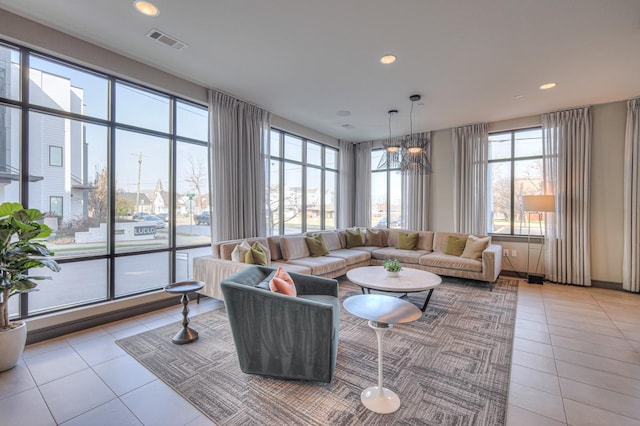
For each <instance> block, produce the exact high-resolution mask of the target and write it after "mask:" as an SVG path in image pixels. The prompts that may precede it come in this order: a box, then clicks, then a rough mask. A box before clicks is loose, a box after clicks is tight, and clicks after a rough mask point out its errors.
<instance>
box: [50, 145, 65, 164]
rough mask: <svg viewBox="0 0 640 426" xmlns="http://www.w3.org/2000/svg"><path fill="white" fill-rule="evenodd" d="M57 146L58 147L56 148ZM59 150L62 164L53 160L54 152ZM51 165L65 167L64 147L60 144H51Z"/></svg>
mask: <svg viewBox="0 0 640 426" xmlns="http://www.w3.org/2000/svg"><path fill="white" fill-rule="evenodd" d="M56 148H57V149H56ZM54 150H57V151H58V152H59V153H60V154H59V155H60V164H56V163H54V162H53V158H54V156H53V152H54ZM49 166H51V167H64V149H63V148H62V147H61V146H58V145H49Z"/></svg>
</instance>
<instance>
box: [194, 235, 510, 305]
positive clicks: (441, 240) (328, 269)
mask: <svg viewBox="0 0 640 426" xmlns="http://www.w3.org/2000/svg"><path fill="white" fill-rule="evenodd" d="M360 229H361V231H362V232H361V234H362V235H363V244H366V243H367V241H366V238H365V235H366V228H360ZM377 231H379V232H382V233H383V236H382V241H383V242H382V244H383V246H367V245H364V246H362V247H354V248H346V246H347V244H346V235H345V231H344V230H329V231H312V232H308V233H307V235H315V234H322V236H323V239H324V241H325V244H326V245H327V248H328V249H329V253H328V254H327V255H325V256H319V257H313V256H311V254H310V252H309V249H308V247H307V243H306V241H305V239H304V238H305V235H290V236H289V235H287V236H273V237H267V238H246V239H245V240H246V241H247V242H249V243H250V244H253V243H254V242H256V241H258V242H260V244H262V245H263V246H264V247H266V248H268V249H269V251H270V253H269V254H270V257H271V265H269V266H272V267H277V266H282V267H283V268H284V269H286V270H287V271H291V272H297V273H301V274H311V275H317V276H322V277H329V278H335V277H339V276H341V275H344V274H346V273H347V271H349V270H351V269H354V268H359V267H361V266H369V265H382V263H383V262H384V261H385V260H386V259H398V260H399V261H400V262H401V263H402V265H403V267H407V268H415V269H421V270H424V271H429V272H433V273H435V274H438V275H445V276H451V277H459V278H468V279H472V280H478V281H485V282H488V283H489V285H490V288H492V286H493V283H494V282H495V281H496V280H497V279H498V275H500V271H501V269H502V247H501V246H500V245H497V244H489V246H488V247H487V248H486V249H485V250H484V251H483V252H482V258H481V259H480V260H474V259H467V258H462V257H458V256H452V255H448V254H444V251H445V247H446V245H447V240H448V238H449V236H456V237H464V238H467V237H468V235H469V234H460V233H451V232H431V231H419V232H418V234H419V238H418V244H417V247H416V250H404V249H398V248H396V246H397V243H398V235H399V233H400V232H407V233H410V232H416V231H410V230H401V229H388V230H387V229H380V230H377ZM242 241H243V240H233V241H222V242H218V243H215V244H213V246H212V249H213V253H212V255H210V256H202V257H197V258H195V259H194V278H195V279H196V280H200V281H202V282H204V284H205V287H204V288H203V290H202V291H201V292H202V293H203V294H206V295H208V296H211V297H215V298H217V299H222V291H221V290H220V282H221V281H222V280H223V279H224V278H226V277H228V276H229V275H231V274H233V273H234V272H237V271H239V270H241V269H243V268H245V267H246V266H247V264H246V263H241V262H234V261H232V260H231V253H232V252H233V249H234V248H235V247H236V246H237V245H238V244H240V243H241V242H242Z"/></svg>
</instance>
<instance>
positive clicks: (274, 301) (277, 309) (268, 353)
mask: <svg viewBox="0 0 640 426" xmlns="http://www.w3.org/2000/svg"><path fill="white" fill-rule="evenodd" d="M273 270H274V269H273V268H267V267H262V266H250V267H247V268H245V269H243V270H241V271H239V272H236V273H235V274H233V275H231V276H229V277H227V278H226V279H224V280H222V282H221V288H222V294H223V295H224V303H225V306H226V309H227V314H228V316H229V324H230V326H231V331H232V333H233V340H234V342H235V345H236V351H237V354H238V361H239V363H240V369H241V370H242V371H243V372H245V373H247V374H260V375H265V376H272V377H279V378H283V379H296V380H314V381H322V382H330V381H331V378H332V377H333V372H334V370H335V365H336V355H337V353H338V332H339V327H340V302H339V300H338V282H337V281H336V280H333V279H327V278H321V277H315V276H312V275H303V274H296V273H289V274H290V275H291V278H292V279H293V281H294V284H295V286H296V292H297V293H298V296H297V297H292V296H286V295H282V294H279V293H274V292H271V291H269V290H267V289H264V288H259V287H256V285H258V284H259V283H260V282H262V281H264V280H265V278H267V276H268V275H269V274H270V273H271V272H272V271H273Z"/></svg>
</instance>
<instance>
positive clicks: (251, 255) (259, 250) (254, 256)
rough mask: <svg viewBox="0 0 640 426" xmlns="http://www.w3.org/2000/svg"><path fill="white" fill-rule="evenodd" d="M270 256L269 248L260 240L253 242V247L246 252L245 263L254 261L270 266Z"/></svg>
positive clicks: (254, 262) (257, 263)
mask: <svg viewBox="0 0 640 426" xmlns="http://www.w3.org/2000/svg"><path fill="white" fill-rule="evenodd" d="M269 260H270V259H269V256H268V254H267V249H266V248H264V246H263V245H262V244H260V243H259V242H257V241H256V242H255V243H253V245H252V246H251V249H250V250H249V251H248V252H247V253H246V254H245V258H244V263H252V264H254V265H262V266H269Z"/></svg>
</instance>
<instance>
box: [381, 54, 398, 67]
mask: <svg viewBox="0 0 640 426" xmlns="http://www.w3.org/2000/svg"><path fill="white" fill-rule="evenodd" d="M395 61H396V55H384V56H383V57H382V58H380V62H381V63H383V64H385V65H389V64H392V63H394V62H395Z"/></svg>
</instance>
